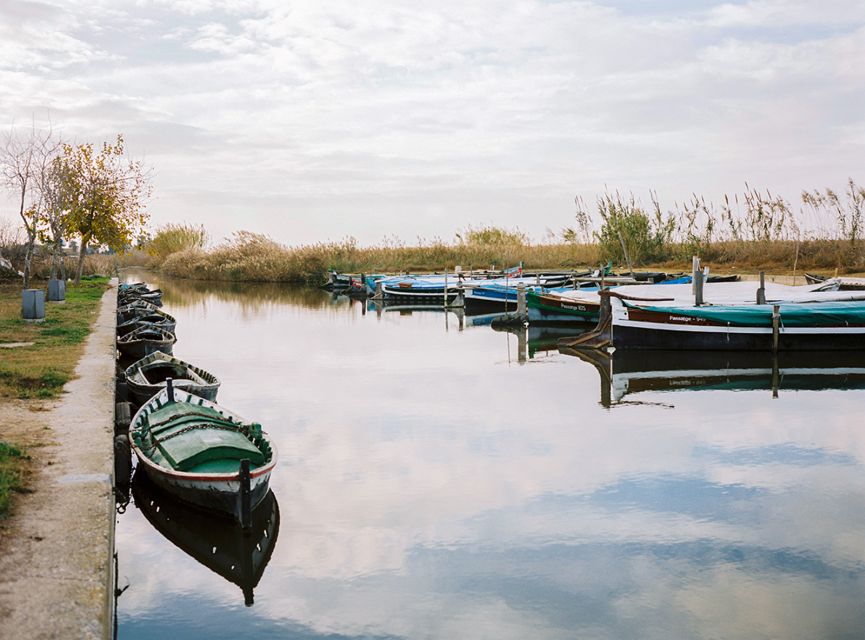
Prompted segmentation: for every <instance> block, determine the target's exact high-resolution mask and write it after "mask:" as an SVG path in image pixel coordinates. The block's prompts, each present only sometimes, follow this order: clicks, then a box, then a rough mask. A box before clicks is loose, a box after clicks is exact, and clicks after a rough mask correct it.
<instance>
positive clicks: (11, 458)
mask: <svg viewBox="0 0 865 640" xmlns="http://www.w3.org/2000/svg"><path fill="white" fill-rule="evenodd" d="M27 459H28V456H27V455H26V454H25V453H24V452H23V451H21V449H19V448H17V447H14V446H12V445H11V444H8V443H6V442H2V441H0V520H3V519H4V518H6V517H7V516H8V515H9V508H10V506H11V504H12V494H13V493H15V492H16V491H19V490H20V489H21V486H22V483H23V478H24V471H23V464H24V461H25V460H27Z"/></svg>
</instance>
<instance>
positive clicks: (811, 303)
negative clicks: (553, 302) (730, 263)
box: [605, 281, 865, 351]
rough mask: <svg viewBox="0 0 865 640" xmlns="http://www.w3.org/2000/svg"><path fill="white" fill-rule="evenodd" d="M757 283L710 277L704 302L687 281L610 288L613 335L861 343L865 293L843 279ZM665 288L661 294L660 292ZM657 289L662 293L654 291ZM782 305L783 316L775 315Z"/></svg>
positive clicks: (674, 341) (645, 344) (694, 343)
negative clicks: (758, 296) (761, 290)
mask: <svg viewBox="0 0 865 640" xmlns="http://www.w3.org/2000/svg"><path fill="white" fill-rule="evenodd" d="M755 285H756V283H753V282H741V283H733V284H723V285H706V287H705V292H704V300H705V301H704V303H703V304H702V305H699V306H697V305H695V304H694V300H693V298H690V300H689V299H688V298H689V296H690V292H688V289H687V288H682V289H679V290H675V289H674V288H673V287H671V288H670V289H669V291H670V293H671V294H672V295H669V296H668V295H664V294H666V293H667V291H668V290H663V291H660V292H659V291H658V290H649V289H647V288H634V289H628V290H627V291H626V292H625V291H610V292H606V294H605V295H609V296H610V309H611V314H610V341H611V343H612V346H614V347H616V348H635V349H688V350H704V349H710V350H712V349H720V350H746V351H768V350H773V349H775V348H776V344H777V349H778V350H781V351H785V350H823V349H829V350H834V349H860V348H863V346H865V294H863V293H861V292H857V291H855V290H852V291H845V290H839V283H838V282H832V281H827V282H824V283H821V284H819V285H807V286H804V287H789V286H785V285H777V284H772V285H768V284H767V285H766V288H765V299H766V301H765V303H760V304H757V303H756V300H755V299H754V293H755V291H756V286H755ZM658 293H660V294H661V295H657V294H658ZM652 294H655V295H652ZM776 311H777V314H778V315H777V316H776V317H774V318H773V315H774V314H775V312H776Z"/></svg>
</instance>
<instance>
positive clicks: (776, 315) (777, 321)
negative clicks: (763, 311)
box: [772, 304, 781, 354]
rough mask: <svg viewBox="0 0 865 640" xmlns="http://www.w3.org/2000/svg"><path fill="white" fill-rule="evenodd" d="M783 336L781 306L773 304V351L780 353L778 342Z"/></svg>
mask: <svg viewBox="0 0 865 640" xmlns="http://www.w3.org/2000/svg"><path fill="white" fill-rule="evenodd" d="M780 337H781V306H780V305H777V304H773V305H772V353H776V354H777V353H778V342H779V339H780Z"/></svg>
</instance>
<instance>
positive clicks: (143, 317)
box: [117, 309, 177, 336]
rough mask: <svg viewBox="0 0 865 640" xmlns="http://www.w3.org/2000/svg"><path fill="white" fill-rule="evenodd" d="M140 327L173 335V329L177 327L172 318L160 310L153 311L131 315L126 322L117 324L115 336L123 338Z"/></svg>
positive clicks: (175, 321)
mask: <svg viewBox="0 0 865 640" xmlns="http://www.w3.org/2000/svg"><path fill="white" fill-rule="evenodd" d="M140 327H157V328H159V329H163V330H164V331H168V332H169V333H174V329H175V328H176V327H177V320H175V318H174V316H172V315H169V314H167V313H165V312H164V311H162V310H161V309H154V310H153V311H147V312H142V313H141V314H139V315H133V316H132V317H130V318H128V319H127V320H124V321H123V322H119V323H118V324H117V335H118V336H125V335H126V334H127V333H130V332H132V331H134V330H135V329H138V328H140Z"/></svg>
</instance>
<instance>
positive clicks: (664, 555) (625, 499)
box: [117, 274, 865, 640]
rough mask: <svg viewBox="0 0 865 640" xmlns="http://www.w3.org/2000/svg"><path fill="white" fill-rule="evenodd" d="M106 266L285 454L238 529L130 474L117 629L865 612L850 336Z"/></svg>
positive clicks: (624, 621)
mask: <svg viewBox="0 0 865 640" xmlns="http://www.w3.org/2000/svg"><path fill="white" fill-rule="evenodd" d="M127 279H128V280H130V281H133V280H136V279H145V280H146V281H147V282H149V283H151V284H152V285H155V286H159V287H161V288H162V289H163V291H164V292H165V293H164V300H165V309H166V310H167V311H168V312H169V313H171V314H173V315H174V316H176V318H177V338H178V341H177V344H176V345H175V350H174V352H175V355H177V356H178V357H180V358H183V359H185V360H187V361H189V362H192V363H194V364H197V365H198V366H200V367H202V368H204V369H206V370H208V371H211V372H213V373H215V374H216V375H217V376H219V377H220V378H221V380H222V387H221V389H220V392H219V398H218V400H219V402H220V403H221V404H223V405H224V406H225V407H227V408H229V409H231V410H232V411H234V412H236V413H239V414H240V415H243V416H245V417H248V418H249V419H252V420H255V421H258V422H261V423H262V424H263V425H264V428H265V430H267V431H268V432H269V433H270V435H271V436H272V438H273V439H274V440H275V442H276V444H277V446H278V449H279V455H280V461H279V465H278V466H277V468H276V470H275V472H274V474H273V477H272V480H271V487H272V489H273V499H272V500H268V501H267V502H266V503H265V505H264V506H263V510H259V511H258V512H257V515H256V523H255V526H254V528H253V533H252V534H251V535H250V536H247V537H246V538H244V537H243V536H242V535H240V534H238V532H237V531H236V530H235V529H234V528H233V527H231V526H228V525H226V524H224V523H222V522H221V521H219V520H216V521H214V520H213V519H211V518H208V517H207V516H206V515H204V514H200V513H198V512H194V511H190V510H188V509H186V508H185V507H183V506H179V505H176V504H172V503H171V501H170V499H168V498H166V497H165V496H164V495H163V494H159V493H158V492H155V493H154V490H153V489H152V488H151V487H148V486H147V484H146V482H143V477H142V478H138V477H136V478H135V480H134V482H133V485H134V491H133V494H134V495H133V500H132V501H131V502H130V504H129V505H127V506H126V508H125V512H124V513H122V515H120V516H118V523H117V550H118V582H119V586H120V587H121V588H123V587H127V588H126V590H125V591H123V593H122V595H120V597H119V598H118V600H117V617H118V635H119V637H120V638H122V639H124V640H132V639H136V638H157V637H165V638H174V639H187V638H208V639H213V638H241V637H248V638H297V639H300V638H303V639H312V638H328V639H334V638H406V639H451V638H467V639H474V638H494V639H496V640H502V639H508V638H514V639H517V638H519V639H524V638H539V639H550V640H552V639H565V638H597V639H607V638H608V639H627V638H640V639H646V638H662V639H669V638H725V639H730V638H742V639H749V640H753V639H755V638H794V639H795V638H803V639H805V638H808V639H814V638H861V637H865V606H863V602H865V473H863V472H865V466H863V465H865V425H863V420H862V413H863V412H862V409H863V406H865V356H863V355H862V354H849V353H847V354H838V355H835V356H825V355H824V356H822V357H818V358H814V357H812V358H807V359H789V360H786V361H783V360H782V361H780V362H778V363H774V362H772V358H771V357H770V356H759V357H757V358H750V359H744V360H743V359H737V358H731V357H727V356H723V355H722V356H721V357H720V358H721V359H720V360H719V359H718V358H717V357H716V358H712V357H707V356H700V355H699V354H678V355H676V354H667V355H663V354H660V355H650V354H638V355H637V356H636V357H634V356H629V355H628V354H613V356H612V361H609V360H608V359H604V358H597V359H596V361H594V362H592V361H587V360H583V359H581V358H579V357H577V356H576V355H573V354H566V353H560V352H559V351H558V350H557V349H556V347H555V339H556V337H557V336H555V335H550V334H546V335H545V334H543V333H542V332H540V331H537V330H533V331H531V332H529V334H528V335H525V334H523V335H519V333H509V332H501V331H495V330H493V329H492V328H491V327H489V326H483V324H482V320H481V321H478V320H477V319H474V318H460V317H459V316H458V315H456V314H454V313H444V312H442V311H440V310H431V311H422V310H410V309H402V310H400V309H392V308H384V309H379V308H376V307H375V306H374V305H372V304H371V303H366V302H365V303H361V302H351V301H349V300H347V299H345V298H340V299H336V298H333V297H332V296H331V295H330V294H328V293H325V292H321V291H317V290H299V289H293V288H289V287H280V286H274V285H254V284H213V283H194V282H187V281H176V280H169V279H165V278H162V277H157V276H155V275H152V274H129V275H128V277H127ZM476 324H477V325H480V326H475V325H476Z"/></svg>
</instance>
